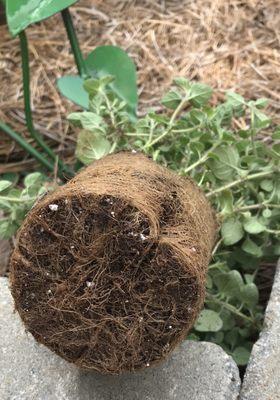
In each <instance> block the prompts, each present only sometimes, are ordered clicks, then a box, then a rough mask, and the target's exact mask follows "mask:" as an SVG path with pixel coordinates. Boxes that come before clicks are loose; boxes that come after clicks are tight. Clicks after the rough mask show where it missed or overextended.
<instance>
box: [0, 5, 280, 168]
mask: <svg viewBox="0 0 280 400" xmlns="http://www.w3.org/2000/svg"><path fill="white" fill-rule="evenodd" d="M72 13H73V17H74V22H75V25H76V27H77V31H78V36H79V38H80V42H81V46H82V49H83V52H84V54H88V53H89V52H90V51H91V50H92V49H93V48H94V47H95V46H97V45H101V44H116V45H119V46H122V47H123V48H124V49H125V50H126V51H128V52H129V54H130V55H131V56H132V57H133V59H134V60H135V62H136V63H137V67H138V78H139V79H138V81H139V92H140V110H142V111H143V110H144V109H147V108H148V107H150V106H155V105H158V100H159V98H160V97H161V95H162V93H163V92H164V91H165V90H166V88H167V87H168V86H169V85H170V82H171V81H172V78H173V77H174V76H178V75H183V76H186V77H188V78H190V79H198V80H202V81H204V82H207V83H209V84H211V85H213V86H214V87H216V88H218V89H219V92H218V97H221V96H222V95H223V92H224V90H225V89H233V90H236V91H239V92H240V93H242V94H244V95H245V96H246V97H248V98H255V97H260V96H266V97H268V98H269V99H270V102H271V109H270V111H271V113H272V114H274V116H275V118H276V119H277V120H278V121H279V113H278V112H279V108H280V106H279V99H280V80H279V76H280V51H279V49H280V31H279V26H280V3H279V1H278V0H265V1H261V0H248V1H245V2H244V1H240V0H233V1H230V2H228V1H227V0H197V1H193V0H182V1H181V0H175V1H174V0H166V1H164V0H161V1H159V0H126V1H125V0H122V1H120V0H81V1H79V2H78V3H77V4H76V5H75V6H74V7H73V8H72ZM27 33H28V38H29V41H30V56H31V66H32V93H33V108H34V111H35V122H36V127H37V128H38V129H39V130H40V131H41V132H42V133H43V134H44V135H45V136H46V137H47V138H49V139H50V140H51V141H52V143H53V145H54V146H55V147H56V148H57V149H58V150H60V151H62V150H63V149H64V150H65V149H66V150H67V151H66V152H64V155H65V156H67V154H68V155H69V154H71V152H73V149H74V140H75V139H74V135H73V132H71V130H69V127H68V124H67V122H65V117H66V115H67V113H68V112H69V111H70V110H72V109H73V106H72V105H71V104H70V103H68V102H67V101H66V100H64V99H62V98H61V97H60V95H59V94H58V93H57V90H56V87H55V81H56V78H57V77H59V76H61V75H63V74H71V73H75V72H76V71H75V67H74V63H73V58H72V54H71V53H70V50H69V45H68V43H67V40H66V35H65V31H64V27H63V25H62V22H61V20H60V16H56V17H53V18H51V19H49V20H48V21H46V22H44V23H42V24H39V25H33V26H32V27H30V28H28V30H27ZM0 37H1V43H0V82H1V89H2V90H1V93H0V119H4V120H5V121H6V122H9V123H10V124H11V125H12V126H13V127H14V128H15V129H17V130H18V131H19V132H21V133H22V132H24V131H26V130H25V128H24V124H23V122H24V114H23V103H22V85H21V70H20V52H19V42H18V39H17V38H16V39H11V37H10V35H9V33H8V31H7V29H6V27H5V26H1V27H0ZM216 100H217V99H216ZM277 114H278V115H277ZM0 137H1V145H0V173H1V172H3V171H7V170H20V169H22V168H30V167H32V165H31V164H30V162H26V161H21V163H19V160H21V159H22V157H23V154H22V153H18V151H15V149H14V145H13V144H12V143H11V142H10V141H9V140H6V138H4V136H3V135H1V133H0ZM11 153H13V155H12V156H11ZM7 155H9V156H7ZM7 160H9V163H8V164H4V163H5V161H7ZM13 161H16V164H13Z"/></svg>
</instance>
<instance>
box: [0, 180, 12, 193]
mask: <svg viewBox="0 0 280 400" xmlns="http://www.w3.org/2000/svg"><path fill="white" fill-rule="evenodd" d="M10 186H12V182H10V181H0V192H4V190H6V189H8V187H10Z"/></svg>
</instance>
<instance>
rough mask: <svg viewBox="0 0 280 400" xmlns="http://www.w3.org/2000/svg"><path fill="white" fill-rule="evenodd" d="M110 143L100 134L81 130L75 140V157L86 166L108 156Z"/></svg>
mask: <svg viewBox="0 0 280 400" xmlns="http://www.w3.org/2000/svg"><path fill="white" fill-rule="evenodd" d="M110 149H111V144H110V142H109V141H108V140H107V139H106V138H104V137H103V136H102V135H101V134H98V133H95V132H91V131H86V130H83V131H81V132H80V134H79V136H78V140H77V147H76V156H77V158H78V159H79V160H80V161H81V162H82V163H84V164H86V165H88V164H90V163H91V162H93V161H95V160H99V159H100V158H102V157H104V156H105V155H107V154H109V152H110Z"/></svg>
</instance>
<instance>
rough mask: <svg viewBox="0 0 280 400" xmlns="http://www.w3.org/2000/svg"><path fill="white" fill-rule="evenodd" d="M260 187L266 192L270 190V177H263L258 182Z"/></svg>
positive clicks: (271, 188) (271, 182)
mask: <svg viewBox="0 0 280 400" xmlns="http://www.w3.org/2000/svg"><path fill="white" fill-rule="evenodd" d="M260 187H261V188H262V189H263V190H265V191H266V192H272V190H273V181H272V180H270V179H264V180H262V181H261V183H260Z"/></svg>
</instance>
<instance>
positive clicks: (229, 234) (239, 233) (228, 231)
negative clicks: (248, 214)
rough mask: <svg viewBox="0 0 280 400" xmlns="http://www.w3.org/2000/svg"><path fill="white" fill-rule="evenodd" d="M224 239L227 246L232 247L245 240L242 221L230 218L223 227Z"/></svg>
mask: <svg viewBox="0 0 280 400" xmlns="http://www.w3.org/2000/svg"><path fill="white" fill-rule="evenodd" d="M221 233H222V238H223V241H224V244H225V245H226V246H231V245H233V244H235V243H237V242H239V240H241V239H242V238H243V235H244V231H243V227H242V224H241V222H240V221H238V220H237V219H235V218H228V219H226V220H225V222H224V223H223V225H222V229H221Z"/></svg>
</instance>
